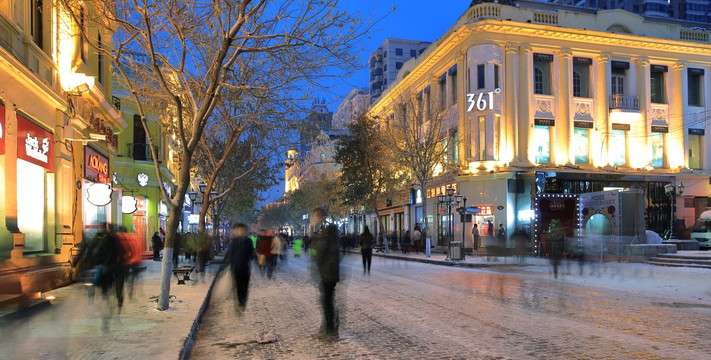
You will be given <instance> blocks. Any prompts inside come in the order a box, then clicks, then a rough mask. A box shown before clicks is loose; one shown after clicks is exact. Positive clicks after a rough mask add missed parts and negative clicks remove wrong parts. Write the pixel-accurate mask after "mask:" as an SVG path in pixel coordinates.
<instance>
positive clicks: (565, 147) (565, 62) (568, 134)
mask: <svg viewBox="0 0 711 360" xmlns="http://www.w3.org/2000/svg"><path fill="white" fill-rule="evenodd" d="M572 55H573V53H572V52H571V51H570V49H568V48H563V49H561V51H560V55H559V57H558V65H559V68H558V79H559V83H558V86H559V88H558V116H557V119H556V121H555V138H554V139H555V140H554V142H553V145H554V146H555V152H553V154H555V159H554V161H555V163H556V164H563V165H565V164H570V163H571V161H570V139H571V138H572V136H573V131H572V126H570V124H571V121H572V116H571V113H570V104H571V98H572V96H571V95H572V91H573V87H572V86H571V85H572V84H571V80H570V78H571V76H572V74H573V72H572V70H571V67H570V63H571V61H572Z"/></svg>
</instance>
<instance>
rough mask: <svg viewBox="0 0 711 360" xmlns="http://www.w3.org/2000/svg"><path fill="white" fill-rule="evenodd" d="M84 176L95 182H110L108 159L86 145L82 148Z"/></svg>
mask: <svg viewBox="0 0 711 360" xmlns="http://www.w3.org/2000/svg"><path fill="white" fill-rule="evenodd" d="M84 177H86V178H87V179H88V180H91V181H93V182H97V183H103V184H110V183H111V179H109V159H108V158H107V157H106V156H104V155H101V154H99V153H98V152H97V151H96V150H94V149H92V148H91V147H88V146H87V147H85V148H84Z"/></svg>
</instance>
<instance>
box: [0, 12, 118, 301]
mask: <svg viewBox="0 0 711 360" xmlns="http://www.w3.org/2000/svg"><path fill="white" fill-rule="evenodd" d="M82 11H86V12H87V14H88V13H90V9H86V8H85V9H83V10H82ZM82 27H83V28H84V29H85V30H86V33H87V34H88V36H89V38H90V39H92V40H94V41H95V42H96V43H99V44H102V45H103V46H107V47H108V46H110V43H109V42H108V41H104V40H102V39H108V38H109V37H108V34H107V33H106V32H105V30H104V29H97V28H95V27H93V26H92V25H90V24H88V23H76V22H74V21H72V20H71V18H70V17H69V16H68V14H67V13H66V11H64V10H63V9H61V8H59V7H57V6H56V5H55V3H54V2H49V1H39V0H35V1H19V0H17V1H12V0H10V1H2V2H0V188H2V189H3V191H0V204H2V206H0V293H2V294H0V302H4V301H13V300H14V299H18V298H23V297H28V296H35V295H36V294H37V293H38V292H40V291H46V290H48V289H51V288H54V287H57V286H61V285H64V284H67V283H68V282H70V281H71V280H72V278H73V277H74V271H73V269H72V267H71V265H70V262H69V260H70V258H71V255H72V253H74V252H76V249H77V246H78V244H79V243H80V242H81V241H82V234H83V233H84V232H85V231H91V230H93V229H94V227H95V226H98V225H99V224H100V223H102V222H110V221H111V220H112V218H113V219H115V216H116V214H117V207H116V204H115V202H112V201H111V197H110V195H111V186H110V184H107V183H108V179H107V176H106V175H107V174H108V173H109V171H110V170H109V169H110V168H111V162H112V155H111V153H112V152H114V151H115V150H116V149H117V145H118V141H117V140H118V138H117V137H116V135H114V134H115V133H117V132H119V131H121V130H122V129H123V128H124V127H125V125H126V124H125V122H124V121H123V120H122V119H121V117H120V115H119V113H118V112H117V110H116V109H115V108H114V107H113V106H112V105H111V103H110V102H109V101H107V99H111V86H110V85H111V82H110V78H111V69H110V66H111V65H110V62H109V61H108V60H107V59H105V58H104V57H103V56H101V55H99V54H97V53H96V52H95V51H93V50H92V49H91V48H90V47H89V46H88V44H87V42H86V41H84V40H83V39H82V37H81V36H79V33H80V31H79V30H80V29H81V28H82ZM89 144H91V145H89ZM86 149H89V150H86ZM85 150H86V151H85ZM92 195H93V197H91V196H92ZM90 198H91V199H90ZM107 201H108V204H109V205H106V204H105V202H107ZM92 202H93V203H94V204H99V205H101V206H97V205H92Z"/></svg>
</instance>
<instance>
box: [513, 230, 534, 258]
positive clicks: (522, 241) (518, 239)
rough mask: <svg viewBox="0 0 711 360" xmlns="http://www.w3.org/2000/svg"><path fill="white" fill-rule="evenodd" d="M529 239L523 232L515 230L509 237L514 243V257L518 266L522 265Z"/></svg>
mask: <svg viewBox="0 0 711 360" xmlns="http://www.w3.org/2000/svg"><path fill="white" fill-rule="evenodd" d="M529 238H530V236H529V235H528V233H527V232H525V231H524V230H517V231H515V232H514V233H513V235H511V240H513V243H514V255H515V256H516V258H517V259H518V262H519V264H523V263H524V259H525V257H524V256H525V255H526V246H527V244H528V241H529Z"/></svg>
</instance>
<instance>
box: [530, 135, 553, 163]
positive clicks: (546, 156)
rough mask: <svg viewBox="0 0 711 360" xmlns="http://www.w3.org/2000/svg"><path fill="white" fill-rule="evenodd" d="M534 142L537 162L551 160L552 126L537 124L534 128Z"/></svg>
mask: <svg viewBox="0 0 711 360" xmlns="http://www.w3.org/2000/svg"><path fill="white" fill-rule="evenodd" d="M533 142H534V146H535V148H534V151H535V156H536V159H535V162H536V163H538V164H540V163H549V162H551V132H550V127H548V126H540V125H536V127H535V128H534V129H533Z"/></svg>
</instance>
